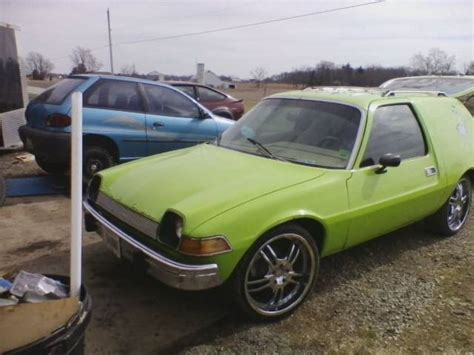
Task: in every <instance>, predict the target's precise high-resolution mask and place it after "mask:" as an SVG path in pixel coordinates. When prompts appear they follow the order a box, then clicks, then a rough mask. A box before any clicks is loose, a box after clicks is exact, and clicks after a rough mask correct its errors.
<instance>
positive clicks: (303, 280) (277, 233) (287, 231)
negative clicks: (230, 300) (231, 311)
mask: <svg viewBox="0 0 474 355" xmlns="http://www.w3.org/2000/svg"><path fill="white" fill-rule="evenodd" d="M318 271H319V251H318V247H317V245H316V242H315V240H314V239H313V238H312V237H311V235H310V234H309V233H308V232H307V231H306V230H305V229H304V228H301V227H300V226H298V225H296V224H288V225H283V226H280V227H277V228H275V229H273V230H271V231H269V232H268V233H266V234H265V235H263V236H262V237H261V238H260V239H259V240H258V241H257V242H256V243H255V244H254V245H253V246H252V247H251V248H250V249H249V251H247V253H246V254H245V256H244V257H243V259H242V261H241V262H240V263H239V265H238V267H237V269H236V271H235V274H234V275H233V279H232V283H231V285H232V288H233V290H232V294H233V296H234V297H235V298H236V303H237V304H238V305H239V307H240V308H241V309H242V310H243V311H244V312H245V313H246V314H247V315H248V316H250V317H251V318H253V319H256V320H267V321H268V320H277V319H280V318H284V317H286V316H288V315H289V314H290V313H292V312H293V311H294V310H295V309H296V308H297V307H299V306H300V305H301V304H302V303H303V301H304V300H305V299H306V297H307V296H308V294H309V293H310V292H311V291H312V289H313V288H314V284H315V282H316V278H317V275H318Z"/></svg>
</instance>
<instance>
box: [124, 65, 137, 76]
mask: <svg viewBox="0 0 474 355" xmlns="http://www.w3.org/2000/svg"><path fill="white" fill-rule="evenodd" d="M120 74H123V75H128V76H134V75H137V71H136V70H135V64H125V65H123V66H122V68H121V69H120Z"/></svg>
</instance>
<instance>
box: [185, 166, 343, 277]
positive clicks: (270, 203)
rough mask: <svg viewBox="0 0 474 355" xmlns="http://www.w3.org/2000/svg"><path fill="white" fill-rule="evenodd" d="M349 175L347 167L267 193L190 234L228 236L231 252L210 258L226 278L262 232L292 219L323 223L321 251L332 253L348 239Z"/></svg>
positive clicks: (196, 235)
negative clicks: (334, 172) (347, 186)
mask: <svg viewBox="0 0 474 355" xmlns="http://www.w3.org/2000/svg"><path fill="white" fill-rule="evenodd" d="M326 175H328V176H326ZM349 176H350V172H347V171H341V172H340V174H332V173H327V174H325V175H324V177H321V178H318V179H314V180H311V181H308V182H305V183H302V184H299V185H295V186H292V187H289V188H287V189H284V190H280V191H277V192H274V193H271V194H267V195H264V196H262V197H259V198H258V199H255V200H252V201H249V202H247V203H245V204H243V205H240V206H238V207H236V208H234V209H232V210H229V211H227V212H225V213H223V214H220V215H218V216H216V217H214V218H213V219H211V220H209V221H207V222H205V223H203V224H202V225H200V226H198V227H197V228H195V229H194V230H192V231H190V235H192V236H193V237H198V238H199V237H206V236H214V235H224V236H225V237H226V238H227V240H228V241H229V242H230V244H231V247H232V252H231V253H227V254H223V255H220V256H215V257H212V258H211V260H210V261H212V262H215V263H217V264H218V265H219V270H220V272H221V277H223V279H224V280H225V279H227V278H228V277H229V276H230V275H231V274H232V272H233V270H234V269H235V267H236V266H237V265H238V263H239V261H240V260H241V259H242V257H243V256H244V255H245V253H246V251H247V250H248V249H249V248H250V247H251V246H252V245H253V244H254V243H255V242H256V241H257V240H258V239H259V238H260V237H261V236H262V235H263V234H265V233H266V232H268V231H269V230H271V229H273V228H275V227H277V226H278V225H281V224H284V223H287V222H290V221H292V220H297V219H302V218H309V219H313V220H315V221H317V222H318V223H320V224H321V225H322V226H323V229H324V230H325V233H324V242H323V245H324V247H323V250H321V255H322V256H326V255H329V254H332V253H334V252H336V251H339V250H341V249H343V247H344V245H345V243H346V239H347V231H348V228H349V219H348V218H347V209H348V199H347V190H346V180H347V178H348V177H349ZM206 262H207V260H206Z"/></svg>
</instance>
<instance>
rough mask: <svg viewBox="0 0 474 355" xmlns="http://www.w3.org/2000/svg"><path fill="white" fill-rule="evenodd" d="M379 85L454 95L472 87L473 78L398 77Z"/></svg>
mask: <svg viewBox="0 0 474 355" xmlns="http://www.w3.org/2000/svg"><path fill="white" fill-rule="evenodd" d="M380 87H382V88H384V89H389V90H403V89H405V90H427V91H442V92H444V93H445V94H446V95H449V96H455V95H456V94H458V93H461V92H463V91H465V90H468V89H470V88H473V89H474V79H470V78H436V77H434V78H423V77H421V78H406V79H404V78H400V79H395V80H393V81H388V82H386V83H384V84H382V85H380Z"/></svg>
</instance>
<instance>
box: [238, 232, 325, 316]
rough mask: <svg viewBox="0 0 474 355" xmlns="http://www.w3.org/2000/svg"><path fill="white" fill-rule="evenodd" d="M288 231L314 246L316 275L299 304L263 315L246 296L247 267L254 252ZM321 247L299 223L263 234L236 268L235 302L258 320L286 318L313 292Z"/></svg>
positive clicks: (315, 274) (316, 273)
mask: <svg viewBox="0 0 474 355" xmlns="http://www.w3.org/2000/svg"><path fill="white" fill-rule="evenodd" d="M288 233H293V234H298V235H300V236H301V237H303V238H304V239H305V240H306V241H307V242H308V243H309V244H310V246H311V247H312V249H313V253H314V258H315V265H314V267H315V268H316V270H314V271H315V272H314V277H313V280H312V281H311V285H310V287H309V289H308V291H307V293H306V295H305V296H304V297H303V298H302V299H301V301H300V302H299V304H298V305H296V306H295V307H294V308H292V309H291V310H289V311H288V312H286V313H283V314H280V315H275V316H267V315H262V314H259V313H257V312H256V311H255V310H254V309H253V308H252V307H251V306H250V305H249V304H248V302H247V299H246V296H245V290H244V283H245V277H246V273H247V268H248V267H249V263H250V262H251V260H252V258H253V256H254V254H255V253H256V252H257V250H258V249H259V248H260V247H261V246H262V245H263V244H264V243H266V242H267V241H268V240H270V239H271V238H273V237H275V236H277V235H281V234H288ZM319 260H320V256H319V249H318V246H317V244H316V241H315V239H314V238H313V237H312V236H311V235H310V234H309V233H308V231H307V230H306V229H304V228H302V227H301V226H299V225H297V224H285V225H281V226H278V227H276V228H274V229H272V230H270V231H268V232H266V233H265V234H263V235H262V237H260V238H259V239H258V240H257V241H256V242H255V243H254V245H252V247H251V248H250V249H249V250H248V251H247V252H246V253H245V255H244V257H243V258H242V260H241V261H240V262H239V264H238V266H237V267H236V270H235V272H234V274H233V275H232V279H231V282H230V286H231V292H232V295H233V297H234V300H235V302H236V303H237V305H238V306H239V308H240V309H241V310H242V311H243V312H244V313H245V314H246V315H247V316H248V317H250V318H251V319H253V320H257V321H273V320H278V319H282V318H285V317H287V316H289V315H290V314H291V313H292V312H294V311H295V310H296V309H297V308H298V307H299V306H301V304H303V303H304V301H305V300H306V298H307V297H308V296H309V295H310V294H311V292H312V290H313V289H314V285H315V283H316V280H317V278H318V273H319Z"/></svg>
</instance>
